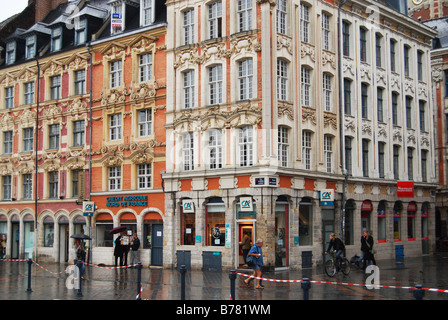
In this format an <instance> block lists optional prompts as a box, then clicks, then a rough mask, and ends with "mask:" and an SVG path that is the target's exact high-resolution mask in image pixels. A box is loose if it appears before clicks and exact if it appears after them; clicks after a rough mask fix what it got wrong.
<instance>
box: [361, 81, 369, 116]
mask: <svg viewBox="0 0 448 320" xmlns="http://www.w3.org/2000/svg"><path fill="white" fill-rule="evenodd" d="M361 116H362V118H363V119H369V85H368V84H367V83H362V84H361Z"/></svg>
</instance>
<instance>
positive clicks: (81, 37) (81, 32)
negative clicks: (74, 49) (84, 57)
mask: <svg viewBox="0 0 448 320" xmlns="http://www.w3.org/2000/svg"><path fill="white" fill-rule="evenodd" d="M86 41H87V23H86V19H81V20H79V21H77V23H76V28H75V42H76V44H83V43H86Z"/></svg>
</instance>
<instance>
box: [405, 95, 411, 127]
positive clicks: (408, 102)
mask: <svg viewBox="0 0 448 320" xmlns="http://www.w3.org/2000/svg"><path fill="white" fill-rule="evenodd" d="M406 128H408V129H412V98H411V97H409V96H406Z"/></svg>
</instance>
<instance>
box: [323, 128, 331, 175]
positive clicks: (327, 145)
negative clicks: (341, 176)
mask: <svg viewBox="0 0 448 320" xmlns="http://www.w3.org/2000/svg"><path fill="white" fill-rule="evenodd" d="M324 158H325V170H326V172H328V173H332V172H333V137H332V136H330V135H328V134H326V135H324Z"/></svg>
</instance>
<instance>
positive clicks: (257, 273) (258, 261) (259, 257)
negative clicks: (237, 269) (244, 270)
mask: <svg viewBox="0 0 448 320" xmlns="http://www.w3.org/2000/svg"><path fill="white" fill-rule="evenodd" d="M262 246H263V240H261V239H258V240H257V242H256V243H255V245H254V246H253V247H252V248H251V249H250V251H249V253H248V256H251V257H253V261H254V265H253V266H252V269H253V270H254V272H253V273H252V276H253V277H257V278H261V266H263V265H264V261H263V251H262V250H261V247H262ZM251 280H252V278H248V279H247V280H244V283H245V284H246V286H248V287H250V281H251ZM255 288H257V289H264V286H263V285H262V284H261V279H259V280H258V285H257V286H256V287H255Z"/></svg>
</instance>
